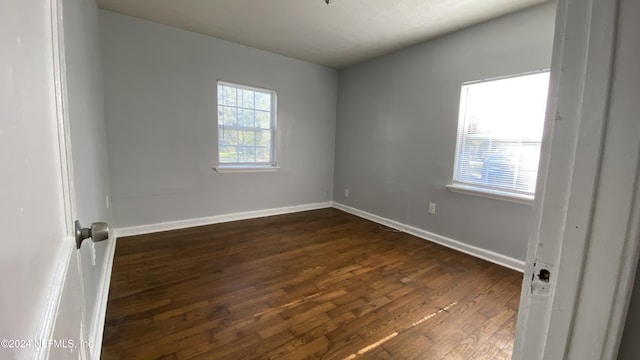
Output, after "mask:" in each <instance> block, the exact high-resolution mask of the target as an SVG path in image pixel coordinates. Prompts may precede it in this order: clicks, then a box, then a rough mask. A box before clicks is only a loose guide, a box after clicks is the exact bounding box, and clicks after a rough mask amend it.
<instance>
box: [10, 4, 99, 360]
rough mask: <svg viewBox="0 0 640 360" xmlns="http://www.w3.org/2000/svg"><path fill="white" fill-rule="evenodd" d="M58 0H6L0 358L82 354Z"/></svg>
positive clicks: (80, 289)
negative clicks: (0, 341) (0, 342)
mask: <svg viewBox="0 0 640 360" xmlns="http://www.w3.org/2000/svg"><path fill="white" fill-rule="evenodd" d="M61 21H62V13H61V3H60V2H59V1H49V0H7V1H2V2H0V44H2V46H3V50H2V54H3V55H2V56H0V112H1V116H0V164H1V165H2V167H1V169H2V170H1V176H0V199H1V200H0V219H2V220H1V221H2V226H0V245H1V246H2V251H0V271H1V273H0V275H1V276H0V339H1V340H2V344H1V346H0V358H2V359H5V358H6V359H23V358H25V359H26V358H35V359H41V358H42V359H44V358H52V359H84V358H87V355H88V353H89V351H90V349H91V346H92V345H93V344H90V343H89V342H88V341H87V337H86V334H85V331H86V318H85V312H86V310H85V297H86V296H85V292H84V287H83V276H82V271H81V266H82V263H81V262H82V259H81V257H80V255H79V254H81V252H80V251H78V250H77V249H76V245H75V241H74V236H73V235H74V227H73V220H74V219H75V218H76V204H75V199H74V196H75V195H74V184H73V176H72V173H73V171H72V161H71V153H70V143H69V139H70V137H69V123H68V108H67V107H68V104H67V102H66V93H65V91H66V88H65V83H66V78H65V72H64V69H65V66H64V63H63V61H64V56H63V55H64V40H63V36H62V32H61V30H62V22H61Z"/></svg>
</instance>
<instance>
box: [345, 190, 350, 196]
mask: <svg viewBox="0 0 640 360" xmlns="http://www.w3.org/2000/svg"><path fill="white" fill-rule="evenodd" d="M344 197H349V189H344Z"/></svg>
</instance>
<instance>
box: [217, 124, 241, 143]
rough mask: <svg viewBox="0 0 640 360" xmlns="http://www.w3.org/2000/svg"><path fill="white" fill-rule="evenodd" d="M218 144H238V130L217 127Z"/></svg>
mask: <svg viewBox="0 0 640 360" xmlns="http://www.w3.org/2000/svg"><path fill="white" fill-rule="evenodd" d="M218 134H219V135H218V145H220V146H235V145H237V144H238V131H236V130H229V129H224V128H223V129H219V131H218Z"/></svg>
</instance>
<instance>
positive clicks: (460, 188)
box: [446, 68, 551, 206]
mask: <svg viewBox="0 0 640 360" xmlns="http://www.w3.org/2000/svg"><path fill="white" fill-rule="evenodd" d="M544 72H548V73H550V72H551V69H549V68H544V69H537V70H533V71H527V72H523V73H519V74H510V75H505V76H498V77H493V78H486V79H480V80H473V81H466V82H463V83H462V86H461V88H464V86H465V85H472V84H478V83H483V82H487V81H495V80H504V79H510V78H515V77H520V76H527V75H533V74H540V73H544ZM465 96H466V94H465V93H462V94H461V96H460V104H459V106H460V108H462V105H463V103H464V97H465ZM458 116H460V111H459V112H458ZM463 126H464V123H462V122H460V119H458V130H457V132H456V156H455V161H454V166H453V179H452V182H451V184H448V185H446V187H447V188H448V189H449V191H451V192H454V193H458V194H465V195H473V196H478V197H483V198H488V199H494V200H502V201H507V202H512V203H516V204H522V205H529V206H533V202H534V199H535V196H534V195H533V194H522V193H518V192H516V191H510V190H508V189H504V190H501V189H492V188H486V187H483V186H480V185H475V184H470V183H461V182H457V181H456V180H455V179H457V178H458V175H459V173H458V172H459V170H460V169H459V167H458V157H459V156H460V151H461V146H460V145H461V143H460V139H459V138H458V136H457V134H459V133H460V128H461V127H463ZM464 140H466V139H463V140H462V141H463V142H464ZM540 141H542V139H541V140H540ZM538 171H539V168H538Z"/></svg>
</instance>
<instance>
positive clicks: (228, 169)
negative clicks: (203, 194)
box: [213, 165, 280, 173]
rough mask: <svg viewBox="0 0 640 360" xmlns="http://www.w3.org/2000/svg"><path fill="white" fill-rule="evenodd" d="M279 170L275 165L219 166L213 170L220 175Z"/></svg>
mask: <svg viewBox="0 0 640 360" xmlns="http://www.w3.org/2000/svg"><path fill="white" fill-rule="evenodd" d="M279 169H280V167H278V166H275V165H255V166H252V165H222V166H220V165H219V166H216V167H214V168H213V170H215V171H216V172H218V173H243V172H274V171H278V170H279Z"/></svg>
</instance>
